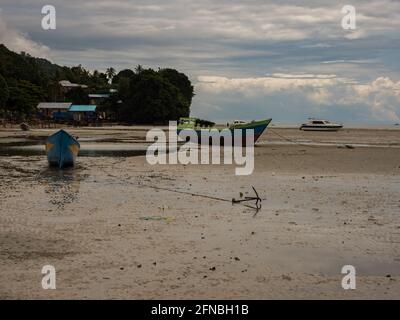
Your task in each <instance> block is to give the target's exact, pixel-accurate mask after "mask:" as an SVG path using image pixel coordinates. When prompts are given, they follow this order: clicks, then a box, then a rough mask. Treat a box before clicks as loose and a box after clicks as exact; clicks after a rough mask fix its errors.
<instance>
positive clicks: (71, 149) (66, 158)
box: [46, 130, 80, 168]
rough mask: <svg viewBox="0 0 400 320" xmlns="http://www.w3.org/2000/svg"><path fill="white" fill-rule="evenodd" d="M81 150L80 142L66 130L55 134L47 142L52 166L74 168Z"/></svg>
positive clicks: (48, 157) (47, 152) (47, 151)
mask: <svg viewBox="0 0 400 320" xmlns="http://www.w3.org/2000/svg"><path fill="white" fill-rule="evenodd" d="M79 149H80V144H79V142H78V141H77V140H76V139H75V138H74V137H73V136H71V135H70V134H69V133H68V132H66V131H64V130H60V131H58V132H56V133H54V134H53V135H51V136H50V137H48V138H47V140H46V154H47V160H48V161H49V165H50V166H57V167H59V168H64V167H71V166H74V165H75V160H76V157H77V156H78V153H79Z"/></svg>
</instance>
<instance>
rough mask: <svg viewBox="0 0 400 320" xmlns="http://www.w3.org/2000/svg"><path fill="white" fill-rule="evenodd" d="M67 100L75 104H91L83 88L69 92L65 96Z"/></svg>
mask: <svg viewBox="0 0 400 320" xmlns="http://www.w3.org/2000/svg"><path fill="white" fill-rule="evenodd" d="M65 100H66V101H68V102H72V103H73V104H89V96H88V94H87V92H86V91H85V90H84V89H82V88H81V87H78V88H74V89H72V90H70V91H68V92H67V93H66V94H65Z"/></svg>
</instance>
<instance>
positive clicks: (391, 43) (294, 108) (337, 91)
mask: <svg viewBox="0 0 400 320" xmlns="http://www.w3.org/2000/svg"><path fill="white" fill-rule="evenodd" d="M46 4H51V5H54V6H55V8H56V11H57V29H56V30H47V31H45V30H43V29H42V28H41V19H42V17H43V15H42V14H41V9H42V7H43V6H44V5H46ZM347 4H349V5H353V6H354V7H355V8H356V13H357V16H356V18H357V25H356V29H355V30H344V29H343V28H342V26H341V20H342V17H343V16H344V14H343V13H342V12H341V10H342V7H343V6H344V5H347ZM0 9H1V11H0V42H1V43H4V44H5V45H7V46H8V47H9V48H10V49H13V50H15V51H18V52H19V51H26V52H29V53H31V54H32V55H35V56H42V57H46V58H48V59H50V60H51V61H53V62H55V63H58V64H65V65H69V66H71V65H77V64H82V65H83V66H84V67H86V68H89V69H90V70H94V69H98V70H105V69H106V68H107V67H109V66H113V67H114V68H116V69H117V70H120V69H123V68H134V67H135V66H136V65H137V64H142V65H143V66H145V67H153V68H158V67H172V68H176V69H178V70H180V71H182V72H184V73H186V74H188V76H189V77H190V79H191V81H192V82H193V83H194V85H195V91H196V96H195V98H194V101H193V106H192V115H194V116H200V117H203V118H207V119H210V120H217V121H225V120H231V119H258V118H266V117H272V118H273V119H274V120H275V121H277V122H281V123H297V122H302V121H304V120H305V119H306V118H308V117H311V116H313V117H322V118H329V119H331V120H334V121H341V122H368V123H378V122H381V123H382V122H386V123H394V122H400V119H399V117H400V59H399V57H400V41H399V40H400V1H395V0H392V1H391V0H370V1H355V0H347V1H321V0H320V1H315V0H303V1H301V2H300V1H295V0H283V1H266V0H247V1H236V0H219V1H218V0H213V1H211V0H210V1H209V0H197V1H192V0H169V1H165V0H164V1H162V0H145V1H144V0H143V1H137V0H134V1H121V0H117V1H108V0H107V1H106V0H85V1H81V0H80V1H76V0H69V1H59V0H46V1H33V0H26V1H22V0H1V3H0Z"/></svg>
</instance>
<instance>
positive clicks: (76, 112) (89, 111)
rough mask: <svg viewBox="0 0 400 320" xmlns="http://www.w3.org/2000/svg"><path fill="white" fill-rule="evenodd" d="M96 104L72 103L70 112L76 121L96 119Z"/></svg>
mask: <svg viewBox="0 0 400 320" xmlns="http://www.w3.org/2000/svg"><path fill="white" fill-rule="evenodd" d="M96 109H97V106H96V105H72V106H71V107H70V108H69V112H70V113H72V116H73V119H74V120H75V121H88V122H89V121H94V120H96V119H97V115H96Z"/></svg>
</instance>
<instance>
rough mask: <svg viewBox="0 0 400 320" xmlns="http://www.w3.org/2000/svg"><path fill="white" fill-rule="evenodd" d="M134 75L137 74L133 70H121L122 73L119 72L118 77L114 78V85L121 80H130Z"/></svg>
mask: <svg viewBox="0 0 400 320" xmlns="http://www.w3.org/2000/svg"><path fill="white" fill-rule="evenodd" d="M134 74H135V73H134V72H133V71H132V70H130V69H124V70H121V71H120V72H118V74H117V75H115V76H114V77H113V79H112V83H113V84H118V83H119V80H120V79H122V78H128V79H129V78H130V77H132V76H133V75H134Z"/></svg>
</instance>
